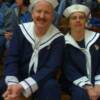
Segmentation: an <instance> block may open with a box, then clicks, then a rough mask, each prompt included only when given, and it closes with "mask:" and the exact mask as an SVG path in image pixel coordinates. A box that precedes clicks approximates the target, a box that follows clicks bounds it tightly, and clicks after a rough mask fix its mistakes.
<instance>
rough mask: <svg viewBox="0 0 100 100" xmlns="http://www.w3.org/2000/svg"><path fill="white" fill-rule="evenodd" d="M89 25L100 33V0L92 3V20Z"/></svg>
mask: <svg viewBox="0 0 100 100" xmlns="http://www.w3.org/2000/svg"><path fill="white" fill-rule="evenodd" d="M89 24H90V25H91V27H90V28H91V29H93V30H95V31H97V32H100V0H95V1H93V2H92V6H91V19H90V22H89Z"/></svg>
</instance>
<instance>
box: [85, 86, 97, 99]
mask: <svg viewBox="0 0 100 100" xmlns="http://www.w3.org/2000/svg"><path fill="white" fill-rule="evenodd" d="M84 88H85V89H86V91H87V93H88V95H89V97H90V100H97V99H98V94H97V92H96V91H95V88H94V87H93V86H90V85H85V86H84Z"/></svg>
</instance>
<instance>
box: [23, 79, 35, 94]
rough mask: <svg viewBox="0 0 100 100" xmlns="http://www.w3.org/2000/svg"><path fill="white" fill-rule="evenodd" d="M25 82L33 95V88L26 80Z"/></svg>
mask: <svg viewBox="0 0 100 100" xmlns="http://www.w3.org/2000/svg"><path fill="white" fill-rule="evenodd" d="M24 82H25V83H26V84H27V85H28V86H29V88H30V91H31V93H32V92H33V91H32V88H31V86H30V84H29V83H28V82H27V81H26V80H24Z"/></svg>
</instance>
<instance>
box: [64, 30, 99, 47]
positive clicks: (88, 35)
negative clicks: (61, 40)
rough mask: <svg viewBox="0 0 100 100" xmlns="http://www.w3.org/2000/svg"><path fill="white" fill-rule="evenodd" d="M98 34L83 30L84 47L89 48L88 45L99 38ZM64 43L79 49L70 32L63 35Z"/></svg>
mask: <svg viewBox="0 0 100 100" xmlns="http://www.w3.org/2000/svg"><path fill="white" fill-rule="evenodd" d="M99 35H100V34H99V33H96V32H93V31H89V30H85V48H90V46H91V45H92V44H93V43H94V42H95V41H96V40H97V39H98V38H99ZM65 44H71V45H72V46H74V47H76V48H79V49H80V47H79V45H78V44H77V42H76V41H75V40H74V39H73V37H72V36H71V35H70V33H67V34H66V35H65Z"/></svg>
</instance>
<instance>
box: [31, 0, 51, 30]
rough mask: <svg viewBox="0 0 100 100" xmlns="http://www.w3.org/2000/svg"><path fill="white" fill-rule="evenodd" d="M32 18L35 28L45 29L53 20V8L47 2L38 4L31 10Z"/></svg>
mask: <svg viewBox="0 0 100 100" xmlns="http://www.w3.org/2000/svg"><path fill="white" fill-rule="evenodd" d="M32 18H33V20H34V23H35V24H36V27H38V28H47V27H48V26H49V25H50V24H51V23H52V20H53V7H52V6H51V5H50V4H49V3H48V2H45V1H41V2H38V3H37V4H36V5H35V6H34V8H33V11H32Z"/></svg>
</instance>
